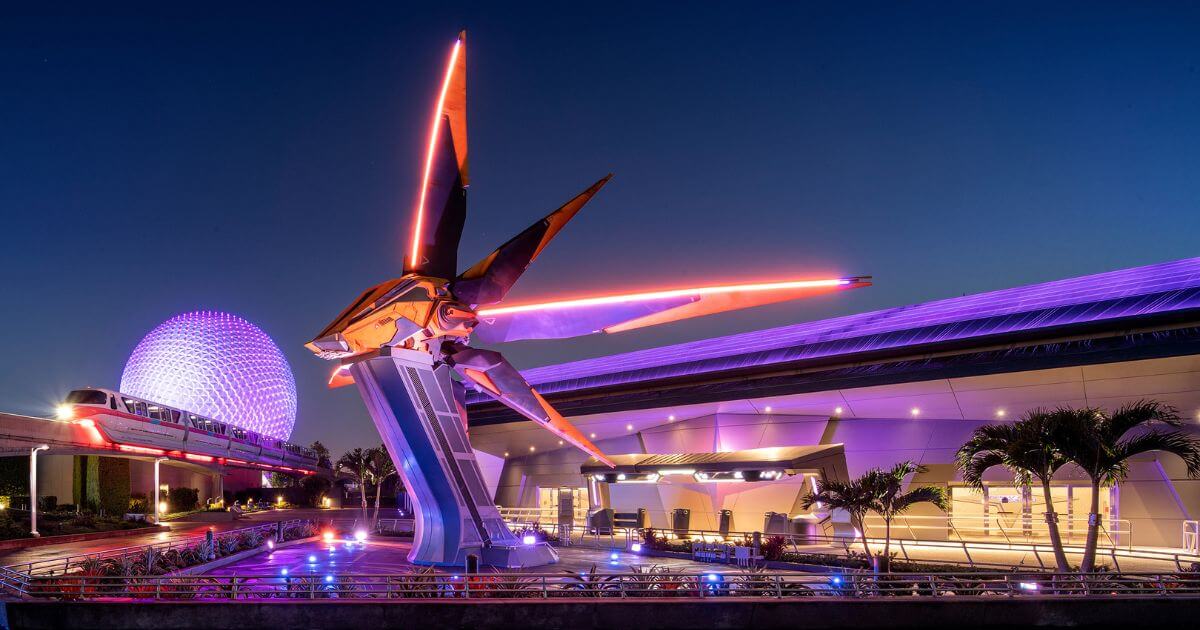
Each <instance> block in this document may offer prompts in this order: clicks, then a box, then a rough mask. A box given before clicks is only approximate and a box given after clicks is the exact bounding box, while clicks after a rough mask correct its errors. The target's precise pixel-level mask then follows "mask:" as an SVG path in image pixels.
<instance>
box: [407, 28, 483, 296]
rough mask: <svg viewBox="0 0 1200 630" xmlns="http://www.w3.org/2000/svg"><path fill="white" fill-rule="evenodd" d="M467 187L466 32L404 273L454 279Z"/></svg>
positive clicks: (450, 76) (441, 96)
mask: <svg viewBox="0 0 1200 630" xmlns="http://www.w3.org/2000/svg"><path fill="white" fill-rule="evenodd" d="M467 184H468V178H467V52H466V31H463V32H462V33H460V34H459V36H458V40H457V41H455V42H454V49H453V50H452V51H451V53H450V61H449V63H448V64H447V66H446V74H445V76H444V77H443V79H442V85H441V91H440V92H439V93H438V100H437V106H436V108H435V109H434V115H433V123H432V125H431V127H430V130H429V147H428V149H427V152H426V155H425V169H424V172H423V176H422V178H421V190H420V197H419V199H418V201H417V207H416V212H415V213H414V217H413V228H412V235H411V238H412V240H411V242H410V244H409V250H408V252H407V254H406V256H405V261H404V273H406V274H408V273H415V274H418V275H423V276H432V277H434V278H453V277H454V274H455V273H456V272H457V270H458V241H459V239H460V238H461V237H462V230H463V224H464V223H465V222H466V219H467V192H466V188H467Z"/></svg>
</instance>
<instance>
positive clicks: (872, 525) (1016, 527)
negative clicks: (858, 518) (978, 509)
mask: <svg viewBox="0 0 1200 630" xmlns="http://www.w3.org/2000/svg"><path fill="white" fill-rule="evenodd" d="M864 525H865V526H866V528H867V535H868V536H876V537H879V536H883V534H884V530H885V527H886V523H885V522H884V520H883V518H882V517H879V516H875V515H869V516H867V518H866V522H865V523H864ZM1087 528H1088V519H1087V518H1086V517H1084V518H1078V517H1076V518H1066V517H1059V519H1058V529H1059V533H1060V535H1061V536H1062V541H1063V543H1065V544H1073V543H1079V544H1083V542H1084V540H1085V538H1086V536H1087ZM905 533H907V534H908V538H909V539H910V540H938V539H949V540H965V541H998V540H1003V541H1004V542H1006V543H1009V544H1013V543H1031V542H1049V541H1050V530H1049V528H1048V527H1047V525H1046V522H1045V520H1039V519H1037V518H1035V517H1034V515H1015V516H1013V515H1001V514H994V515H990V516H904V515H901V516H897V517H896V518H895V519H893V520H892V534H893V536H894V535H897V534H899V535H901V536H903V535H904V534H905ZM1100 540H1101V542H1102V543H1107V545H1108V546H1110V547H1125V548H1126V549H1129V548H1132V547H1133V524H1132V523H1131V522H1130V521H1128V520H1125V519H1116V518H1106V519H1103V522H1102V523H1101V524H1100Z"/></svg>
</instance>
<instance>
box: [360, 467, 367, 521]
mask: <svg viewBox="0 0 1200 630" xmlns="http://www.w3.org/2000/svg"><path fill="white" fill-rule="evenodd" d="M358 499H359V502H360V503H362V515H363V519H364V520H365V519H366V518H367V480H366V479H364V478H362V477H359V478H358Z"/></svg>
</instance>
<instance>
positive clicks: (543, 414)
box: [450, 346, 613, 466]
mask: <svg viewBox="0 0 1200 630" xmlns="http://www.w3.org/2000/svg"><path fill="white" fill-rule="evenodd" d="M450 360H451V361H452V362H453V365H454V369H455V370H457V371H458V373H459V374H462V375H463V377H464V378H466V379H468V380H470V381H471V382H472V383H475V385H477V386H478V387H477V388H478V389H479V390H480V391H482V392H484V393H486V394H487V395H489V396H491V397H492V398H495V399H496V400H497V401H499V402H501V403H503V404H504V405H506V406H508V407H510V408H511V409H513V410H514V411H516V412H517V413H519V414H521V415H523V416H525V417H526V418H529V419H530V420H533V421H534V422H536V423H538V424H540V425H542V426H543V427H545V428H547V429H549V430H550V432H551V433H554V434H555V435H557V436H558V437H560V438H562V439H564V440H566V441H567V442H570V443H571V444H573V445H575V446H576V447H578V448H579V449H581V450H583V451H584V452H586V453H587V454H589V455H591V456H592V457H595V458H596V459H598V460H600V461H602V462H604V463H605V464H608V465H609V466H613V463H612V460H610V459H609V458H608V456H607V455H605V454H604V452H603V451H601V450H600V449H599V448H597V447H596V445H595V444H592V443H591V441H590V440H588V439H587V438H586V437H584V435H583V433H581V432H580V431H579V429H576V428H575V426H574V425H572V424H571V423H570V422H568V421H567V419H566V418H564V417H563V416H562V414H560V413H558V411H556V410H555V409H554V407H551V406H550V403H548V402H546V399H545V398H542V396H541V394H538V393H537V392H536V391H534V389H533V388H532V387H530V385H529V383H528V382H527V381H526V380H525V377H523V376H521V373H520V372H518V371H517V368H515V367H513V366H512V364H511V363H509V362H508V361H507V360H506V359H505V358H504V357H502V356H500V353H499V352H495V351H493V350H479V349H477V348H468V347H465V346H462V347H461V348H460V349H459V350H458V351H457V352H455V353H454V354H452V355H450Z"/></svg>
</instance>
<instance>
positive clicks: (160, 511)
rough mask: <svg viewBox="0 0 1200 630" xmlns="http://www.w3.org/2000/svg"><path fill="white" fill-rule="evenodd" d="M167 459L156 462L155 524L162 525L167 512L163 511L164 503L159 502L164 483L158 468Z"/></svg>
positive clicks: (161, 458)
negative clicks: (159, 475)
mask: <svg viewBox="0 0 1200 630" xmlns="http://www.w3.org/2000/svg"><path fill="white" fill-rule="evenodd" d="M166 460H167V458H166V457H159V458H158V459H155V460H154V522H155V523H161V522H162V515H163V512H164V511H165V510H163V509H162V503H160V502H159V498H158V493H159V492H160V491H161V490H162V483H161V482H159V480H158V467H159V466H160V465H162V463H163V462H164V461H166Z"/></svg>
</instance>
